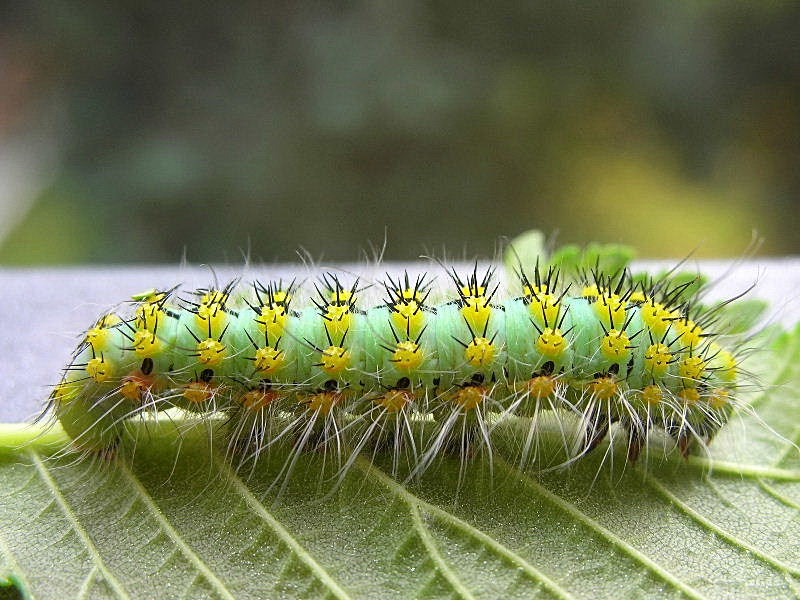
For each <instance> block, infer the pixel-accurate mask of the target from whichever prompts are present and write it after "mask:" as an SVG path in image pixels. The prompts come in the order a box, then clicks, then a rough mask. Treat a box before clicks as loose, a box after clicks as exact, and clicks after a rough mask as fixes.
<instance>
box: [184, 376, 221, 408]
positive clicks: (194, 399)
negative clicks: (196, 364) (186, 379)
mask: <svg viewBox="0 0 800 600" xmlns="http://www.w3.org/2000/svg"><path fill="white" fill-rule="evenodd" d="M183 397H184V398H186V399H187V400H188V401H189V402H191V403H193V404H202V403H203V402H208V401H209V400H211V398H213V397H214V388H213V387H211V386H210V385H209V384H207V383H205V382H203V381H193V382H191V383H189V384H187V385H186V388H185V389H184V390H183Z"/></svg>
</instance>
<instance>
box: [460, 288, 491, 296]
mask: <svg viewBox="0 0 800 600" xmlns="http://www.w3.org/2000/svg"><path fill="white" fill-rule="evenodd" d="M461 295H462V296H463V297H464V298H465V299H468V298H482V297H485V296H486V287H485V286H482V285H465V286H462V287H461Z"/></svg>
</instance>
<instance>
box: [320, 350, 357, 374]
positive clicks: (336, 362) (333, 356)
mask: <svg viewBox="0 0 800 600" xmlns="http://www.w3.org/2000/svg"><path fill="white" fill-rule="evenodd" d="M321 358H322V360H321V362H320V364H319V365H318V366H320V367H322V370H323V371H325V372H326V373H328V374H329V375H338V374H339V373H341V372H342V371H344V370H346V369H347V368H348V367H349V366H350V360H351V355H350V351H349V350H347V349H346V348H342V347H341V346H328V347H327V348H325V350H323V351H322V357H321Z"/></svg>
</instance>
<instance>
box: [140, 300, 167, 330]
mask: <svg viewBox="0 0 800 600" xmlns="http://www.w3.org/2000/svg"><path fill="white" fill-rule="evenodd" d="M166 318H167V313H166V312H165V311H164V310H163V309H162V308H161V304H159V303H158V302H144V303H143V304H140V305H139V307H138V308H137V309H136V328H137V329H147V330H149V331H155V329H156V327H158V324H159V323H161V324H163V323H164V320H165V319H166Z"/></svg>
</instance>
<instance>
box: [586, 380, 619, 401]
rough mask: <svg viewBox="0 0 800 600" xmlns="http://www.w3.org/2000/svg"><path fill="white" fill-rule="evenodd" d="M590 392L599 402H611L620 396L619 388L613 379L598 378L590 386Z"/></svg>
mask: <svg viewBox="0 0 800 600" xmlns="http://www.w3.org/2000/svg"><path fill="white" fill-rule="evenodd" d="M589 391H590V392H591V394H592V396H594V397H595V398H597V399H598V400H611V399H612V398H615V397H616V396H617V395H618V394H619V386H618V385H617V382H616V380H615V379H614V378H613V377H610V376H608V377H598V378H597V379H595V380H594V381H592V382H591V383H590V384H589Z"/></svg>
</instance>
